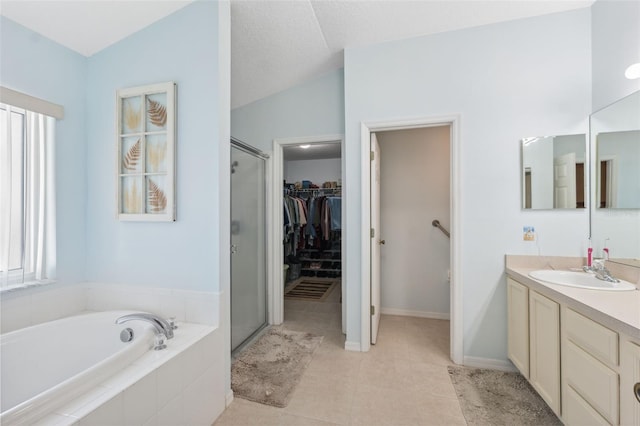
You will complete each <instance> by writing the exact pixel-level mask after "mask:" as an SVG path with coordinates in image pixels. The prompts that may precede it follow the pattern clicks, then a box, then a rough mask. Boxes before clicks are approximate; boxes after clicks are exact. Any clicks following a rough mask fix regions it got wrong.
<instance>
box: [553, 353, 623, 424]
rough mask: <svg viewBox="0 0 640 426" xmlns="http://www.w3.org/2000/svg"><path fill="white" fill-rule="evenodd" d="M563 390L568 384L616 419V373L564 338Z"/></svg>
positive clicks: (589, 401) (596, 407)
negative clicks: (564, 373)
mask: <svg viewBox="0 0 640 426" xmlns="http://www.w3.org/2000/svg"><path fill="white" fill-rule="evenodd" d="M565 349H566V354H565V355H566V362H564V363H563V367H564V368H565V370H566V376H565V377H566V382H567V383H566V384H567V385H568V386H565V390H566V389H567V388H568V387H569V386H570V387H572V388H573V389H574V390H575V391H576V392H577V393H578V394H579V395H580V396H581V397H582V398H583V399H584V400H585V401H587V402H588V403H589V405H591V406H592V407H593V408H594V409H595V410H596V411H598V413H600V415H602V417H604V418H605V419H606V420H607V421H608V422H611V423H612V424H617V423H618V373H616V372H615V371H613V370H611V369H610V368H609V367H607V366H606V365H604V364H603V363H601V362H600V361H598V360H597V359H595V358H594V357H592V356H591V355H589V354H588V353H587V352H585V351H584V350H582V349H580V348H579V347H578V346H576V345H574V344H573V343H572V342H570V341H567V342H566V346H565Z"/></svg>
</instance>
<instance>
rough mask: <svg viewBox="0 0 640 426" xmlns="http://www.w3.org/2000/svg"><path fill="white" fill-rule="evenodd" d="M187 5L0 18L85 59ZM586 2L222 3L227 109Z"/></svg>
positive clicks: (98, 4) (43, 4)
mask: <svg viewBox="0 0 640 426" xmlns="http://www.w3.org/2000/svg"><path fill="white" fill-rule="evenodd" d="M190 2H191V1H188V0H170V1H159V0H145V1H134V0H129V1H60V0H48V1H27V0H1V3H0V13H1V14H2V15H5V16H6V17H8V18H9V19H12V20H14V21H16V22H18V23H20V24H22V25H24V26H26V27H28V28H30V29H31V30H33V31H35V32H37V33H40V34H42V35H44V36H46V37H48V38H50V39H52V40H54V41H57V42H58V43H60V44H62V45H65V46H67V47H69V48H70V49H73V50H75V51H77V52H79V53H81V54H83V55H85V56H91V55H93V54H94V53H96V52H98V51H100V50H101V49H104V48H105V47H107V46H109V45H111V44H113V43H115V42H117V41H119V40H121V39H123V38H125V37H127V36H128V35H130V34H132V33H134V32H136V31H138V30H139V29H142V28H144V27H145V26H147V25H149V24H151V23H153V22H155V21H157V20H159V19H162V18H163V17H165V16H167V15H169V14H171V13H173V12H175V11H176V10H178V9H180V8H182V7H184V6H186V5H188V4H189V3H190ZM592 3H593V0H562V1H560V0H556V1H540V0H509V1H499V0H444V1H442V0H440V1H435V0H433V1H432V0H423V1H389V0H387V1H385V0H381V1H353V0H350V1H347V0H341V1H319V0H278V1H274V0H260V1H253V0H247V1H245V0H232V1H231V106H232V108H236V107H239V106H242V105H246V104H248V103H251V102H253V101H255V100H258V99H261V98H263V97H266V96H268V95H271V94H274V93H276V92H279V91H281V90H284V89H287V88H289V87H292V86H295V85H297V84H300V83H302V82H304V81H306V80H308V79H311V78H313V77H316V76H319V75H321V74H324V73H326V72H329V71H331V70H334V69H338V68H340V67H342V66H343V50H344V49H345V48H346V47H354V46H362V45H367V44H372V43H379V42H384V41H390V40H398V39H403V38H409V37H415V36H419V35H426V34H433V33H438V32H443V31H451V30H456V29H461V28H466V27H474V26H478V25H485V24H490V23H496V22H501V21H508V20H513V19H519V18H525V17H530V16H536V15H544V14H548V13H555V12H561V11H565V10H570V9H577V8H583V7H588V6H590V5H591V4H592Z"/></svg>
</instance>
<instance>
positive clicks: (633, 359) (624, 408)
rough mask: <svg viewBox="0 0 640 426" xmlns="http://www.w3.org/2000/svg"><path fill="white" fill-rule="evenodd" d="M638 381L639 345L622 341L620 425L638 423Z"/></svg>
mask: <svg viewBox="0 0 640 426" xmlns="http://www.w3.org/2000/svg"><path fill="white" fill-rule="evenodd" d="M621 337H622V336H621ZM621 341H622V339H621ZM638 383H640V345H637V344H635V343H632V342H629V341H624V342H622V347H621V348H620V424H621V425H635V426H638V425H640V399H639V398H640V395H639V394H638V392H640V389H637V388H636V385H637V384H638ZM638 386H640V385H638Z"/></svg>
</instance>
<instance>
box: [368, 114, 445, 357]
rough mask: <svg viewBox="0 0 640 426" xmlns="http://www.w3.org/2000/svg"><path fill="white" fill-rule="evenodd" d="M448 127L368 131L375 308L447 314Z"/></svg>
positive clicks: (403, 313) (436, 316) (441, 317)
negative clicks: (374, 171) (376, 218)
mask: <svg viewBox="0 0 640 426" xmlns="http://www.w3.org/2000/svg"><path fill="white" fill-rule="evenodd" d="M450 133H451V131H450V128H449V126H448V125H446V126H434V127H425V128H418V129H408V130H406V129H405V130H393V131H383V132H376V133H372V134H371V139H372V145H373V143H374V139H375V141H377V144H378V150H377V151H378V154H377V156H378V157H379V161H380V167H379V169H380V173H379V175H380V179H379V182H380V183H379V186H380V208H379V209H376V208H374V207H372V212H371V213H372V218H373V214H374V212H375V211H376V210H378V211H379V214H380V225H379V226H376V225H373V228H374V229H376V230H378V229H379V231H380V232H379V236H376V237H375V238H374V240H375V241H373V242H372V260H373V259H375V258H376V256H375V255H374V251H375V250H378V249H379V250H380V255H379V259H380V303H379V308H380V309H379V311H380V313H381V314H388V315H400V316H410V317H421V318H430V319H438V320H449V310H450V300H449V298H450V288H449V279H448V277H449V269H450V254H449V251H450V250H449V248H450V244H449V237H448V235H447V234H448V231H447V229H448V228H449V227H450V223H449V220H450V216H451V215H450V205H451V202H450V175H451V173H450V170H449V169H450V164H451V161H450V158H449V155H450ZM372 150H373V149H372ZM375 161H376V159H374V162H375ZM372 168H373V167H372ZM372 182H373V175H372ZM372 191H373V188H372ZM374 198H375V197H374V196H373V195H372V204H373V202H374ZM372 222H373V220H372ZM434 223H435V224H437V225H438V226H432V224H434ZM373 267H374V265H373V264H372V268H373ZM372 279H375V274H374V273H372ZM373 297H374V296H373V293H372V299H373ZM373 322H374V321H372V330H371V337H372V339H371V341H372V343H374V342H375V336H376V329H375V327H374V326H373ZM443 350H446V349H445V348H443Z"/></svg>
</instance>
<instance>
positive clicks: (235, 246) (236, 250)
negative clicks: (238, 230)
mask: <svg viewBox="0 0 640 426" xmlns="http://www.w3.org/2000/svg"><path fill="white" fill-rule="evenodd" d="M237 252H238V246H237V245H235V244H231V254H236V253H237Z"/></svg>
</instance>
